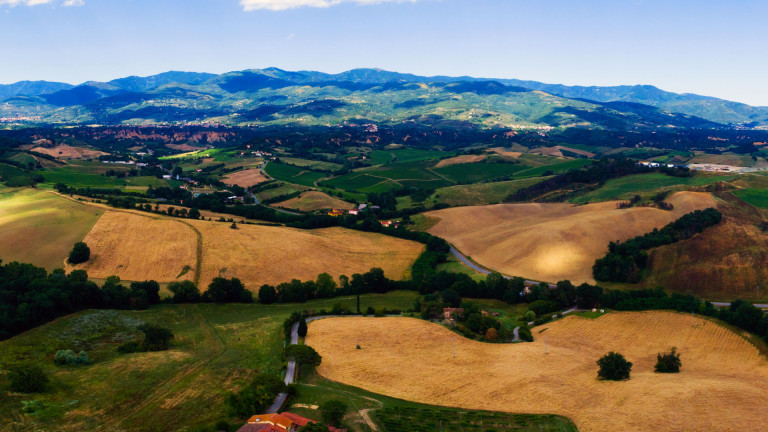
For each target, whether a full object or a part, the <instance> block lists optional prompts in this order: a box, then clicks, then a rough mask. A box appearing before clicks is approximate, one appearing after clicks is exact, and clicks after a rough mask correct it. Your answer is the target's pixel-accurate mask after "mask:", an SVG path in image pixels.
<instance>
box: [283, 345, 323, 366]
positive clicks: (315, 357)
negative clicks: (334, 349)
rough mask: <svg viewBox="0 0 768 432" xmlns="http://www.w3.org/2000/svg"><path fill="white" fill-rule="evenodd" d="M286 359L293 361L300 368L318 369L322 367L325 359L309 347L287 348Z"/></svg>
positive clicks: (294, 346) (296, 346)
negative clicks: (321, 363)
mask: <svg viewBox="0 0 768 432" xmlns="http://www.w3.org/2000/svg"><path fill="white" fill-rule="evenodd" d="M285 357H286V358H287V359H290V360H293V361H295V362H296V363H298V364H299V366H309V367H311V368H316V367H317V366H320V362H321V361H322V360H323V358H322V357H321V356H320V354H318V353H317V351H315V349H314V348H312V347H311V346H309V345H288V346H287V347H286V348H285Z"/></svg>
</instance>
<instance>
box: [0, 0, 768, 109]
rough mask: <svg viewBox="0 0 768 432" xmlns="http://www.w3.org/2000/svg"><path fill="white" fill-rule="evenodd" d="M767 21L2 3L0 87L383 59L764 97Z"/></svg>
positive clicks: (385, 3) (373, 8) (151, 1)
mask: <svg viewBox="0 0 768 432" xmlns="http://www.w3.org/2000/svg"><path fill="white" fill-rule="evenodd" d="M766 17H768V2H766V1H762V0H761V1H757V0H754V1H753V0H728V1H725V0H722V1H712V0H698V1H693V0H690V1H679V0H666V1H656V0H636V1H633V0H629V1H626V0H611V1H603V0H528V1H518V0H402V1H398V0H378V1H377V0H0V41H2V42H0V59H2V66H0V83H11V82H15V81H19V80H23V79H45V80H51V81H65V82H70V83H80V82H83V81H86V80H98V81H105V80H110V79H114V78H118V77H123V76H128V75H140V76H145V75H151V74H155V73H159V72H164V71H167V70H187V71H200V72H213V73H221V72H227V71H232V70H241V69H248V68H263V67H269V66H276V67H280V68H283V69H288V70H302V69H304V70H307V69H309V70H320V71H324V72H341V71H344V70H348V69H352V68H356V67H379V68H383V69H387V70H394V71H399V72H410V73H416V74H423V75H436V74H442V75H472V76H482V77H500V78H519V79H530V80H536V81H543V82H548V83H563V84H569V85H576V84H578V85H619V84H652V85H656V86H658V87H660V88H662V89H665V90H669V91H675V92H690V93H698V94H704V95H710V96H716V97H721V98H724V99H730V100H736V101H740V102H746V103H750V104H752V105H766V106H768V79H767V78H766V77H768V55H766V53H768V25H766V23H765V22H766Z"/></svg>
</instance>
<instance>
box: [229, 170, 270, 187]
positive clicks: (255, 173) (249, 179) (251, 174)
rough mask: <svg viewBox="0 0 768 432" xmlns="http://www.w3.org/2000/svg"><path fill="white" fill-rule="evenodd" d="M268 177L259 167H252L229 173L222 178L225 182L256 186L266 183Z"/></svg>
mask: <svg viewBox="0 0 768 432" xmlns="http://www.w3.org/2000/svg"><path fill="white" fill-rule="evenodd" d="M267 180H268V179H267V178H266V177H264V174H262V173H261V170H259V169H258V168H251V169H246V170H242V171H237V172H233V173H232V174H227V175H226V176H224V178H222V179H221V181H223V182H224V183H225V184H236V185H238V186H242V187H244V188H248V187H251V186H255V185H257V184H259V183H264V182H265V181H267Z"/></svg>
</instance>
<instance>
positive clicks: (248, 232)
mask: <svg viewBox="0 0 768 432" xmlns="http://www.w3.org/2000/svg"><path fill="white" fill-rule="evenodd" d="M230 225H231V224H229V223H221V222H209V221H201V220H188V219H173V218H168V217H162V216H156V215H150V214H148V215H146V216H144V215H142V214H139V213H138V212H131V211H126V212H123V211H108V212H106V213H105V214H104V215H103V216H102V217H101V219H99V222H98V223H97V224H96V225H95V226H94V227H93V229H92V230H91V232H90V233H88V235H87V236H86V238H85V242H86V243H87V244H88V246H89V247H90V248H91V259H90V260H89V261H88V262H86V263H84V264H80V265H78V266H76V267H72V266H68V268H67V270H68V271H70V270H72V269H74V268H77V269H84V270H86V271H88V275H89V276H91V277H93V278H97V279H104V278H106V277H108V276H111V275H116V276H119V277H120V278H121V279H123V280H128V281H135V280H146V279H153V280H156V281H158V282H172V281H176V280H185V279H189V280H195V279H199V286H200V287H201V291H203V290H205V287H207V286H208V284H209V283H210V281H211V280H212V279H213V278H215V277H219V276H222V277H228V278H229V277H237V278H240V280H242V281H243V283H244V284H245V285H246V287H247V288H249V289H251V290H257V289H258V288H259V287H260V286H261V285H263V284H265V283H266V284H278V283H281V282H287V281H290V280H291V279H301V280H308V279H315V278H316V277H317V275H318V274H320V273H323V272H328V273H330V274H331V275H333V276H334V277H338V276H339V275H341V274H346V275H348V276H351V275H352V274H353V273H364V272H366V271H368V270H370V269H371V268H372V267H381V268H382V269H383V270H384V273H385V274H386V275H387V276H388V277H390V278H392V279H402V278H403V277H405V276H406V271H407V270H408V268H409V267H410V266H411V264H413V261H415V260H416V258H417V257H418V255H419V254H420V253H421V250H422V248H423V246H422V245H421V244H419V243H415V242H411V241H407V240H402V239H398V238H395V237H388V236H384V235H381V234H373V233H363V232H358V231H352V230H347V229H343V228H328V229H319V230H312V231H308V230H299V229H294V228H285V227H271V226H262V225H239V226H238V227H239V229H237V230H233V229H231V228H230ZM198 241H199V243H198ZM67 247H68V248H71V244H69V245H68V246H67ZM198 259H200V268H201V271H200V275H199V277H198V275H196V272H195V269H196V268H197V265H198ZM185 268H187V271H184V270H185Z"/></svg>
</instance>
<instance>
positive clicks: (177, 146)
mask: <svg viewBox="0 0 768 432" xmlns="http://www.w3.org/2000/svg"><path fill="white" fill-rule="evenodd" d="M165 146H166V147H168V148H169V149H171V150H178V151H184V152H192V151H198V150H205V149H209V148H211V147H200V146H193V145H189V144H166V145H165Z"/></svg>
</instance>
